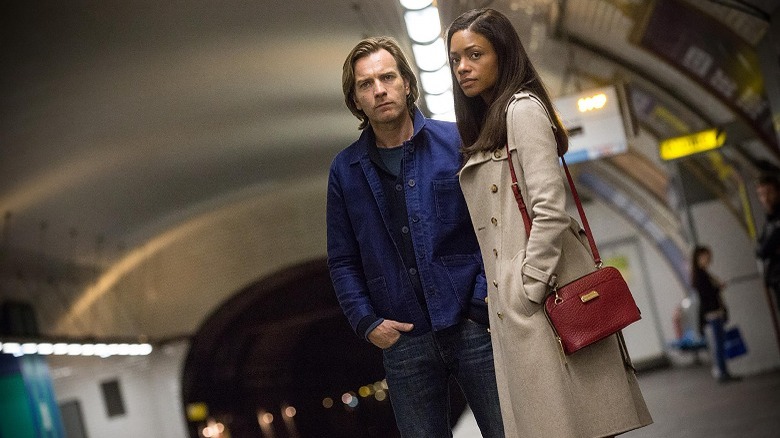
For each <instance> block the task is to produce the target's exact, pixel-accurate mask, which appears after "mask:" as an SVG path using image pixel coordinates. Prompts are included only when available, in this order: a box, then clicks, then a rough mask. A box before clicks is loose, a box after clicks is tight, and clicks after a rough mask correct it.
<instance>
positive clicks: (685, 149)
mask: <svg viewBox="0 0 780 438" xmlns="http://www.w3.org/2000/svg"><path fill="white" fill-rule="evenodd" d="M725 142H726V133H725V132H723V131H721V130H718V129H708V130H706V131H701V132H697V133H695V134H691V135H684V136H682V137H674V138H670V139H667V140H664V141H662V142H661V144H660V145H659V149H660V154H661V158H662V159H664V160H673V159H675V158H680V157H685V156H688V155H692V154H696V153H699V152H704V151H709V150H712V149H716V148H719V147H721V146H723V143H725Z"/></svg>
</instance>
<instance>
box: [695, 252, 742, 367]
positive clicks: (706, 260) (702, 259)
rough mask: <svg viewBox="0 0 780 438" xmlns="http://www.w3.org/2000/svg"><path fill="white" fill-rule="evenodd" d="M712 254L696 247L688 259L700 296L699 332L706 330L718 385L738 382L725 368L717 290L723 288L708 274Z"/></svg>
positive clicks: (724, 313) (723, 313) (723, 312)
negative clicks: (689, 259) (719, 383)
mask: <svg viewBox="0 0 780 438" xmlns="http://www.w3.org/2000/svg"><path fill="white" fill-rule="evenodd" d="M710 263H712V251H711V250H710V248H709V247H706V246H696V247H695V248H694V249H693V254H692V256H691V285H692V286H693V288H694V289H696V292H697V293H698V295H699V333H701V334H702V335H704V332H705V326H706V327H707V331H708V333H707V344H708V348H709V350H710V354H712V375H713V377H715V378H716V379H717V380H718V381H719V382H729V381H734V380H738V379H737V378H736V377H734V376H732V375H731V374H730V373H729V370H728V368H727V367H726V352H725V347H724V340H725V338H724V333H723V326H724V324H725V323H726V320H727V318H728V313H727V310H726V306H725V305H724V304H723V299H721V296H720V291H721V290H722V289H723V287H724V286H725V284H724V283H722V282H721V281H720V280H718V279H717V278H715V277H713V276H712V275H710V272H709V267H710Z"/></svg>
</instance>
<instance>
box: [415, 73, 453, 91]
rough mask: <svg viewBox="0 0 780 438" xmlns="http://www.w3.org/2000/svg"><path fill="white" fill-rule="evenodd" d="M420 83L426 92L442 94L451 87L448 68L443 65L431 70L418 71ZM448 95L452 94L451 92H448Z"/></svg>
mask: <svg viewBox="0 0 780 438" xmlns="http://www.w3.org/2000/svg"><path fill="white" fill-rule="evenodd" d="M420 83H421V84H422V87H423V90H425V92H426V93H428V94H442V93H444V92H446V91H450V90H451V89H452V86H451V85H450V84H451V83H452V80H451V79H450V69H449V68H447V67H446V66H445V67H442V68H440V69H438V70H436V71H432V72H429V71H423V72H420ZM450 96H452V93H450Z"/></svg>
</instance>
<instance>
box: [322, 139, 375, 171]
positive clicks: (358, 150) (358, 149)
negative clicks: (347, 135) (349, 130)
mask: <svg viewBox="0 0 780 438" xmlns="http://www.w3.org/2000/svg"><path fill="white" fill-rule="evenodd" d="M366 152H367V149H366V145H365V141H364V140H363V137H362V136H361V137H360V138H358V139H357V140H355V141H354V142H352V144H350V145H349V146H347V147H345V148H344V149H342V150H341V151H339V152H338V153H337V154H336V156H335V157H333V162H332V163H331V168H333V167H336V166H338V165H348V164H350V163H352V162H354V161H357V160H358V159H360V157H361V156H362V155H364V154H366Z"/></svg>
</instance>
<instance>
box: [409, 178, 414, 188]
mask: <svg viewBox="0 0 780 438" xmlns="http://www.w3.org/2000/svg"><path fill="white" fill-rule="evenodd" d="M414 184H415V182H414V180H413V179H410V180H409V187H414Z"/></svg>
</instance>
